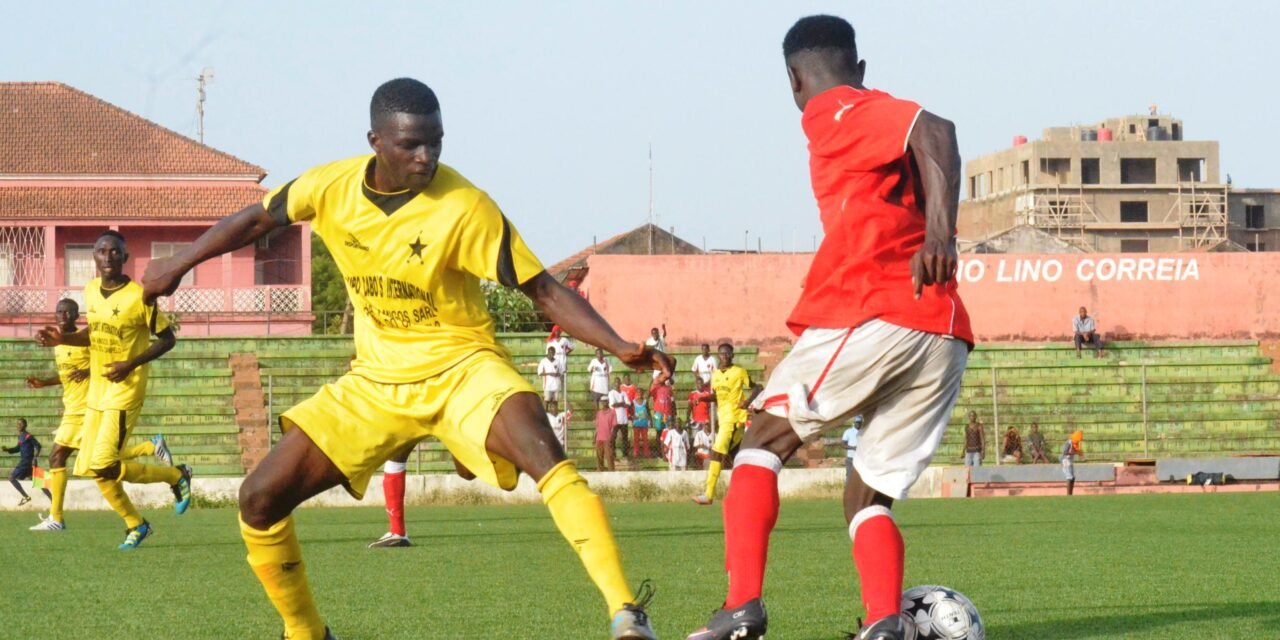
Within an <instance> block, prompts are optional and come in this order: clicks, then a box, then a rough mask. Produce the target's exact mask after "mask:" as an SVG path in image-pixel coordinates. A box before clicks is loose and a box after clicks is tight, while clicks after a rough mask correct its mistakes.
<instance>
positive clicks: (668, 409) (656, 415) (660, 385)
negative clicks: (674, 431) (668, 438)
mask: <svg viewBox="0 0 1280 640" xmlns="http://www.w3.org/2000/svg"><path fill="white" fill-rule="evenodd" d="M675 395H676V394H675V391H674V390H672V388H671V380H668V379H661V378H660V379H658V380H656V381H654V383H653V386H652V387H650V388H649V397H650V398H651V399H652V402H651V404H652V405H653V428H654V430H655V431H662V430H663V429H665V428H667V425H669V424H671V423H672V418H674V417H675V410H676V406H675V404H676V403H675Z"/></svg>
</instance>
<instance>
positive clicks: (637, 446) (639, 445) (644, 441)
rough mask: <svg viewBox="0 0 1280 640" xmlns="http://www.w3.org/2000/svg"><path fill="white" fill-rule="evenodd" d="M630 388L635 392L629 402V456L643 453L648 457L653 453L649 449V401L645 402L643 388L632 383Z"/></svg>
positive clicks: (635, 456) (637, 455) (638, 455)
mask: <svg viewBox="0 0 1280 640" xmlns="http://www.w3.org/2000/svg"><path fill="white" fill-rule="evenodd" d="M623 387H624V388H625V387H626V385H623ZM631 388H632V390H634V391H635V392H636V397H635V401H634V402H632V404H631V457H632V458H638V457H640V456H641V455H642V453H643V455H644V457H646V458H648V457H650V456H652V455H653V454H652V452H650V450H649V403H648V402H645V397H644V389H636V388H635V386H634V385H633V386H632V387H631Z"/></svg>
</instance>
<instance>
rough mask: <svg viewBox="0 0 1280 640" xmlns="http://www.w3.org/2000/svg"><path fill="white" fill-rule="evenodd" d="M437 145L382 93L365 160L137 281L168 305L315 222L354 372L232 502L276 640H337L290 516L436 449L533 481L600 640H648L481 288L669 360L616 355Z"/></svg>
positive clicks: (394, 98) (295, 412) (426, 128)
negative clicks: (328, 493) (248, 249)
mask: <svg viewBox="0 0 1280 640" xmlns="http://www.w3.org/2000/svg"><path fill="white" fill-rule="evenodd" d="M443 138H444V125H443V120H442V119H441V111H440V103H439V101H438V100H437V98H436V95H435V92H433V91H432V90H431V89H430V88H429V87H427V85H425V84H423V83H421V82H418V81H416V80H412V79H409V78H398V79H395V80H391V81H389V82H386V83H384V84H382V85H381V86H380V87H378V89H377V90H376V91H375V92H374V95H373V98H372V100H371V104H370V130H369V132H368V134H367V139H368V143H369V146H370V147H372V149H373V153H372V154H369V155H362V156H357V157H354V158H349V159H346V160H339V161H337V162H332V163H329V164H325V165H320V166H317V167H314V168H312V169H310V170H308V171H306V172H304V173H303V174H302V175H301V176H299V177H298V178H297V179H295V180H292V181H290V182H288V183H285V184H283V185H281V186H279V187H277V188H275V189H273V190H272V191H271V192H270V193H268V194H267V195H266V197H265V198H264V199H263V201H262V202H261V203H260V204H255V205H252V206H249V207H246V208H245V209H243V210H241V211H239V212H237V213H235V214H232V215H229V216H227V217H225V218H223V219H222V220H221V221H219V222H218V223H217V224H216V225H214V226H213V228H211V229H210V230H209V231H206V232H205V233H204V234H203V235H201V236H200V238H198V239H197V240H196V241H195V242H193V243H191V244H190V245H187V247H186V248H185V249H184V250H183V251H181V252H180V253H178V254H177V255H175V256H173V257H171V258H162V259H160V260H157V261H153V262H152V263H151V265H150V267H149V268H148V270H147V277H146V283H147V290H148V292H150V293H151V294H152V295H170V294H172V293H173V292H174V291H175V290H177V288H178V285H179V284H180V282H181V279H182V276H183V275H184V274H185V273H187V272H188V271H190V270H191V269H192V268H194V267H195V266H196V265H197V264H199V263H201V262H204V261H205V260H208V259H210V258H213V257H215V256H220V255H222V254H225V253H228V252H230V251H233V250H235V249H237V248H239V247H243V246H247V245H251V244H252V243H253V242H255V241H256V240H257V239H258V238H261V237H263V236H266V235H267V234H268V233H270V232H271V231H273V230H275V229H279V228H281V227H285V226H287V225H290V224H293V223H297V222H302V221H309V222H310V223H311V229H312V231H313V232H314V233H316V234H317V235H319V236H320V238H321V239H322V240H324V242H325V244H326V245H327V246H328V247H329V250H330V253H332V254H333V257H334V261H335V262H336V263H337V266H338V268H339V270H340V271H341V272H342V274H343V276H344V283H345V284H346V287H347V293H348V295H349V296H350V298H351V300H352V303H353V305H354V307H355V310H356V321H355V336H354V340H355V345H356V354H357V355H356V360H355V362H354V363H353V367H352V371H351V373H348V374H346V375H344V376H342V377H341V378H339V379H338V380H337V381H336V382H334V383H331V384H327V385H325V386H324V387H322V388H321V389H320V390H319V391H318V392H317V393H316V395H315V396H314V397H312V398H311V399H309V400H306V401H304V402H302V403H301V404H299V405H297V406H295V407H293V408H291V409H289V410H288V411H286V412H285V414H284V415H283V416H282V417H281V426H282V428H283V429H284V436H283V437H282V438H281V439H280V442H279V443H278V444H277V445H276V446H275V447H274V448H273V449H272V450H271V453H269V454H268V455H267V457H266V459H265V460H263V461H262V463H261V464H260V465H258V467H257V468H255V469H254V470H253V471H252V472H251V473H250V474H249V475H248V477H246V478H245V480H244V483H243V484H242V485H241V488H240V532H241V535H242V537H243V538H244V541H245V546H246V547H247V549H248V562H249V565H250V567H251V568H252V569H253V571H254V573H255V575H256V576H257V577H258V580H259V581H260V582H261V583H262V586H263V588H264V589H265V590H266V592H267V595H268V597H269V598H270V599H271V601H272V603H273V605H274V606H275V608H276V610H277V611H278V612H279V614H280V616H281V617H282V619H283V622H284V627H285V633H284V635H285V637H286V638H288V639H289V640H300V639H305V640H320V639H321V638H325V637H328V636H330V635H331V634H329V632H328V630H327V629H326V627H325V625H324V621H323V619H322V618H321V616H320V612H319V609H318V608H317V607H316V604H315V601H314V600H313V598H312V596H311V589H310V586H309V585H308V581H307V578H306V570H305V568H304V566H305V565H304V564H303V561H302V550H301V547H300V546H299V545H298V539H297V535H296V534H295V532H294V523H293V518H292V516H291V514H292V513H293V510H294V509H295V508H297V507H298V505H300V504H301V503H302V502H303V501H304V500H306V499H307V498H309V497H311V496H314V495H316V494H318V493H320V492H322V491H325V490H327V489H329V488H331V487H335V486H339V485H341V486H343V487H345V488H346V489H347V490H348V491H349V492H350V493H351V494H352V495H353V496H355V497H357V498H359V497H361V496H362V495H363V494H364V490H365V488H366V486H367V485H368V482H369V480H370V478H371V476H372V475H373V474H374V473H375V472H376V470H377V468H378V467H379V466H380V465H382V463H383V462H384V461H386V460H387V459H388V458H390V457H391V456H392V455H393V454H395V453H396V452H398V451H402V450H403V449H404V448H405V447H407V446H409V445H411V444H412V443H415V442H417V441H418V440H421V439H422V438H425V437H428V436H433V437H436V438H438V439H439V440H440V441H441V442H443V443H444V445H445V447H446V448H448V449H449V451H450V452H451V453H452V454H453V455H454V456H455V458H457V460H458V462H459V463H460V464H461V466H463V467H465V468H466V469H467V470H469V472H470V473H473V474H474V475H476V476H478V477H480V478H482V479H483V480H484V481H486V482H488V483H490V484H492V485H494V486H497V487H500V488H503V489H508V490H510V489H514V488H515V486H516V482H517V478H518V474H519V473H521V472H523V473H526V474H528V475H529V477H530V478H532V479H533V480H534V481H535V482H536V483H537V487H538V490H539V492H540V493H541V494H542V498H543V501H544V502H545V503H546V505H547V508H548V510H549V511H550V515H551V517H552V519H553V520H554V521H555V524H556V526H557V527H558V528H559V529H560V532H561V533H562V535H563V536H564V538H565V539H566V540H567V541H570V542H571V543H572V546H573V549H574V551H575V552H576V553H577V554H578V556H579V557H580V559H581V560H582V564H583V566H584V567H585V568H586V570H587V573H588V575H589V576H590V577H591V579H592V580H593V581H594V582H595V584H596V586H597V587H598V588H599V590H600V593H601V594H602V595H603V596H604V600H605V603H606V606H607V608H608V609H607V612H608V615H609V617H610V620H611V622H610V633H611V636H612V637H613V638H615V639H623V638H625V639H637V640H638V639H650V638H653V637H654V633H653V630H652V628H651V627H650V624H649V618H648V615H647V613H646V612H645V608H644V605H645V603H646V601H647V600H648V598H647V597H646V596H645V595H644V594H642V595H641V596H640V597H636V594H635V592H633V591H632V589H631V586H630V585H629V584H628V583H627V580H626V576H625V575H624V573H623V569H622V561H621V558H620V554H619V551H618V547H617V543H616V541H615V538H614V536H613V532H612V530H611V528H610V525H609V519H608V515H607V514H606V512H605V508H604V503H603V502H602V501H601V500H600V498H599V497H598V496H597V495H596V494H595V493H593V492H592V491H591V490H590V488H588V486H587V483H586V481H585V480H583V478H582V476H581V475H580V474H579V473H578V470H577V468H576V467H575V466H574V464H573V463H572V462H571V461H570V460H568V459H566V457H565V453H564V450H563V449H562V448H561V447H560V446H559V444H558V443H557V442H556V439H555V434H554V433H552V431H551V425H550V424H548V422H547V415H546V412H545V410H544V408H543V406H542V404H541V402H540V401H539V398H538V395H537V393H535V392H534V390H533V387H532V386H531V385H530V384H529V383H528V382H527V381H526V380H525V379H524V377H523V376H522V375H521V374H520V373H519V372H518V371H517V370H516V368H515V366H514V364H512V362H511V359H510V355H509V353H508V352H507V350H506V349H505V348H503V347H502V346H501V345H500V344H498V342H497V339H496V337H495V333H494V324H493V320H492V318H491V317H490V316H489V314H488V312H487V311H486V310H485V303H484V293H483V291H482V290H481V287H480V283H481V280H482V279H485V280H490V281H493V282H497V283H499V284H501V285H503V286H505V287H509V288H515V289H520V290H521V291H522V292H524V293H525V295H527V296H529V298H531V299H532V300H533V302H534V304H535V305H536V306H537V307H538V309H539V310H540V311H541V312H542V313H543V314H544V315H545V316H546V317H547V318H548V319H550V320H551V321H552V322H554V323H556V324H558V325H559V326H561V327H562V328H564V329H565V330H566V331H567V332H569V333H570V334H572V335H573V336H574V337H575V338H577V339H579V340H581V341H583V342H586V343H588V344H591V345H594V346H597V347H600V348H604V349H608V350H609V351H610V352H611V353H613V354H614V355H615V356H616V357H617V358H618V359H619V360H621V361H622V362H623V363H624V364H625V365H627V366H629V367H632V368H634V369H637V370H645V369H650V368H654V367H657V368H660V369H662V370H664V371H670V370H671V367H672V360H671V359H670V358H669V357H667V356H666V355H665V354H662V353H659V352H655V351H653V350H651V349H646V348H644V347H643V346H642V345H639V344H636V343H634V342H630V341H627V340H623V339H622V338H621V337H620V336H618V335H617V334H616V333H615V332H614V331H613V329H612V328H611V327H610V326H609V324H608V323H607V322H605V320H604V319H603V318H601V317H600V316H599V315H598V314H597V313H596V312H595V310H594V309H592V307H591V305H590V304H589V303H588V302H587V301H585V300H584V299H583V298H582V297H581V296H578V295H576V294H574V293H573V292H572V291H570V290H568V289H566V288H565V287H564V286H563V285H561V284H560V283H559V282H557V281H556V280H555V279H554V278H553V277H551V276H550V275H549V274H548V273H547V272H546V271H545V269H544V268H543V266H542V264H541V263H540V262H539V261H538V259H537V257H535V256H534V255H533V252H532V251H530V250H529V248H528V246H527V245H526V244H525V242H524V240H523V239H522V238H521V236H520V234H519V233H518V232H517V231H516V229H515V227H514V225H512V224H511V222H510V221H509V220H508V219H507V218H506V217H505V216H504V215H503V214H502V212H501V211H500V210H499V209H498V206H497V204H496V203H495V202H494V201H493V200H492V198H490V197H489V195H488V194H487V193H485V192H484V191H482V190H480V189H479V188H477V187H475V186H474V185H472V184H471V183H470V182H469V181H467V179H466V178H464V177H463V176H462V175H461V174H460V173H458V172H457V171H456V170H454V169H453V168H452V167H449V166H447V165H445V164H443V163H441V162H440V154H441V150H442V146H443ZM350 238H355V239H356V240H358V242H355V243H348V242H346V241H347V240H348V239H350ZM344 243H345V244H344ZM351 244H355V245H357V246H355V247H352V246H349V245H351ZM642 591H644V589H643V588H642ZM509 619H510V621H511V625H512V628H509V629H503V630H500V631H499V630H495V633H494V634H495V635H509V636H513V637H525V636H527V635H528V633H527V632H526V631H525V630H523V629H521V628H520V627H519V626H518V625H519V624H520V623H521V622H520V620H521V619H520V616H511V617H510V618H509ZM365 633H366V634H368V633H369V632H368V631H367V630H366V631H365ZM375 635H376V632H375Z"/></svg>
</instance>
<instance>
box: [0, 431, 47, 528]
mask: <svg viewBox="0 0 1280 640" xmlns="http://www.w3.org/2000/svg"><path fill="white" fill-rule="evenodd" d="M17 427H18V444H16V445H14V446H12V447H5V448H4V452H5V453H16V454H18V464H15V465H13V470H12V471H10V472H9V483H10V484H12V485H13V488H14V489H17V490H18V495H20V496H22V497H21V498H19V499H18V506H19V507H21V506H22V505H24V504H26V503H28V502H31V496H29V495H27V492H26V490H24V489H23V488H22V482H21V481H22V480H30V479H31V476H32V473H33V472H34V471H35V466H36V458H37V457H39V456H40V449H41V448H42V447H41V446H40V441H39V440H36V437H35V436H33V435H31V434H29V433H27V419H26V418H18V423H17ZM44 495H45V496H47V497H49V498H50V499H52V498H53V496H52V495H51V494H50V493H49V490H48V489H45V490H44Z"/></svg>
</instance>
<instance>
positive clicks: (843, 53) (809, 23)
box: [782, 15, 858, 65]
mask: <svg viewBox="0 0 1280 640" xmlns="http://www.w3.org/2000/svg"><path fill="white" fill-rule="evenodd" d="M802 51H819V52H827V53H830V54H831V55H833V56H836V57H844V58H845V59H846V60H847V61H849V62H852V63H853V64H855V65H856V64H857V63H858V45H857V44H856V43H855V42H854V32H853V25H851V24H849V22H848V21H847V20H845V19H844V18H837V17H836V16H828V15H816V16H808V17H805V18H800V19H799V20H797V21H796V23H795V24H794V25H792V26H791V29H790V30H788V31H787V35H786V37H785V38H783V39H782V55H784V56H786V57H788V58H790V57H791V56H793V55H795V54H797V53H800V52H802Z"/></svg>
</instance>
